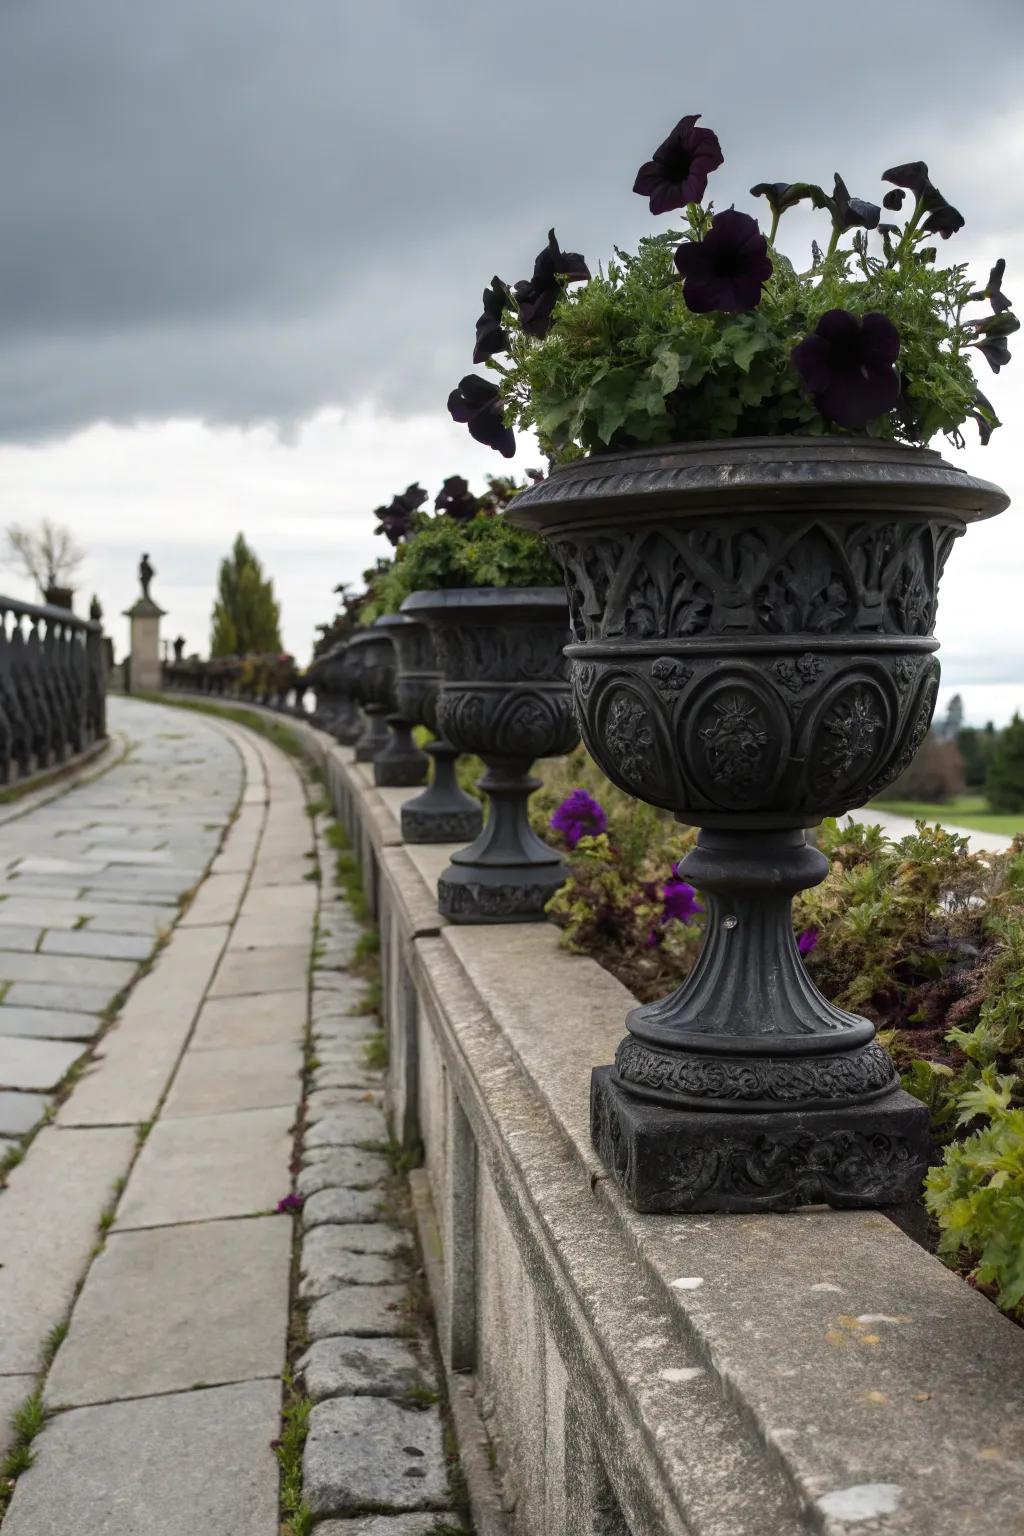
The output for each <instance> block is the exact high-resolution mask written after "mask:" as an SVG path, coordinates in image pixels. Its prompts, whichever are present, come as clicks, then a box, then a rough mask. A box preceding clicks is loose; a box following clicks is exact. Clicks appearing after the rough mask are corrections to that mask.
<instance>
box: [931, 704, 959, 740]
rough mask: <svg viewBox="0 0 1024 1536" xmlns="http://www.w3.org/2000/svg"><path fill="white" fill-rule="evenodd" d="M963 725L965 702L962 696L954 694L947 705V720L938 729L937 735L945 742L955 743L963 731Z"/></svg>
mask: <svg viewBox="0 0 1024 1536" xmlns="http://www.w3.org/2000/svg"><path fill="white" fill-rule="evenodd" d="M963 724H964V701H963V699H962V698H961V696H960V694H958V693H954V695H953V697H952V698H951V699H950V701H949V703H948V704H947V705H946V718H945V719H944V720H943V722H942V724H941V725H940V726H939V727H938V729H937V731H936V733H935V734H936V735H937V736H939V737H940V738H941V739H942V740H943V741H955V740H956V738H957V735H958V734H959V732H960V731H961V730H963Z"/></svg>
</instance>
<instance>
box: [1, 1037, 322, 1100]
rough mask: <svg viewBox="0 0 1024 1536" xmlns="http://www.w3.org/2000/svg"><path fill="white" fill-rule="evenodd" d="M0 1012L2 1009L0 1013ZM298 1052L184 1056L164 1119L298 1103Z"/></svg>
mask: <svg viewBox="0 0 1024 1536" xmlns="http://www.w3.org/2000/svg"><path fill="white" fill-rule="evenodd" d="M0 1012H2V1010H0ZM301 1077H302V1047H301V1046H300V1045H299V1044H298V1043H297V1042H295V1043H292V1044H288V1043H287V1042H286V1043H285V1044H283V1045H259V1046H242V1047H232V1048H230V1049H227V1050H219V1051H211V1050H206V1051H193V1050H188V1051H186V1053H185V1055H184V1057H183V1058H182V1061H181V1065H180V1066H179V1068H178V1070H177V1073H176V1074H175V1077H174V1082H173V1083H172V1084H171V1091H170V1093H169V1094H168V1096H167V1102H166V1103H165V1105H164V1108H163V1116H164V1118H165V1119H169V1120H175V1119H178V1118H180V1117H182V1116H186V1115H219V1114H227V1113H229V1112H230V1111H232V1110H245V1109H271V1108H273V1107H274V1106H275V1105H278V1104H287V1105H290V1106H292V1107H294V1106H295V1104H296V1103H297V1102H298V1100H299V1097H300V1089H301Z"/></svg>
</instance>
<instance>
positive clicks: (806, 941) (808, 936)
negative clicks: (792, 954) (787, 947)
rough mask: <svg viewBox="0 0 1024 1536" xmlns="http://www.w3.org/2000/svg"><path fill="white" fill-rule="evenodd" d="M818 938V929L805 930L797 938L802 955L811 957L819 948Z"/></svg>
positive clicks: (797, 944)
mask: <svg viewBox="0 0 1024 1536" xmlns="http://www.w3.org/2000/svg"><path fill="white" fill-rule="evenodd" d="M818 938H819V934H818V930H817V928H805V929H804V931H803V933H801V934H800V935H799V937H798V938H797V941H796V947H797V949H798V950H799V951H800V953H801V954H802V955H805V956H806V955H809V954H810V953H811V951H812V950H813V949H816V948H817V944H818Z"/></svg>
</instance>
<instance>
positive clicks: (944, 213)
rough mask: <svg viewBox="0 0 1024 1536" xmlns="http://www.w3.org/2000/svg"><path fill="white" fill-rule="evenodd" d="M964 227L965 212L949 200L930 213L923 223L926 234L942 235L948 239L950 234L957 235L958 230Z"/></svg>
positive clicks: (944, 238) (922, 226)
mask: <svg viewBox="0 0 1024 1536" xmlns="http://www.w3.org/2000/svg"><path fill="white" fill-rule="evenodd" d="M939 195H940V196H941V194H939ZM963 227H964V216H963V214H962V213H961V212H960V210H959V208H954V207H953V205H952V203H947V202H943V203H942V204H941V206H940V207H938V208H936V209H935V210H934V212H933V213H930V214H929V215H928V217H927V218H926V219H925V221H924V223H923V224H922V225H921V228H922V229H923V230H924V232H925V234H928V235H941V236H942V238H943V240H948V239H949V237H950V235H955V234H956V232H957V230H958V229H963Z"/></svg>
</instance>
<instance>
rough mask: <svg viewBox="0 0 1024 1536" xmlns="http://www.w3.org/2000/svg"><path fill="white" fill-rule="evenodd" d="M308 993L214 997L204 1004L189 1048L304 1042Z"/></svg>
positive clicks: (201, 1049)
mask: <svg viewBox="0 0 1024 1536" xmlns="http://www.w3.org/2000/svg"><path fill="white" fill-rule="evenodd" d="M307 1007H308V1001H307V996H306V992H305V991H304V990H303V991H295V992H270V993H268V994H267V995H266V996H265V997H213V998H210V999H208V1001H207V1002H205V1003H204V1004H203V1006H202V1009H201V1011H200V1014H199V1020H198V1023H197V1024H196V1027H195V1032H194V1034H193V1036H192V1040H191V1044H190V1046H189V1049H190V1050H191V1051H218V1050H227V1049H230V1048H231V1047H242V1046H256V1047H258V1046H264V1045H280V1044H285V1043H287V1042H292V1041H301V1040H302V1039H303V1038H304V1036H305V1032H306V1010H307Z"/></svg>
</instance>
